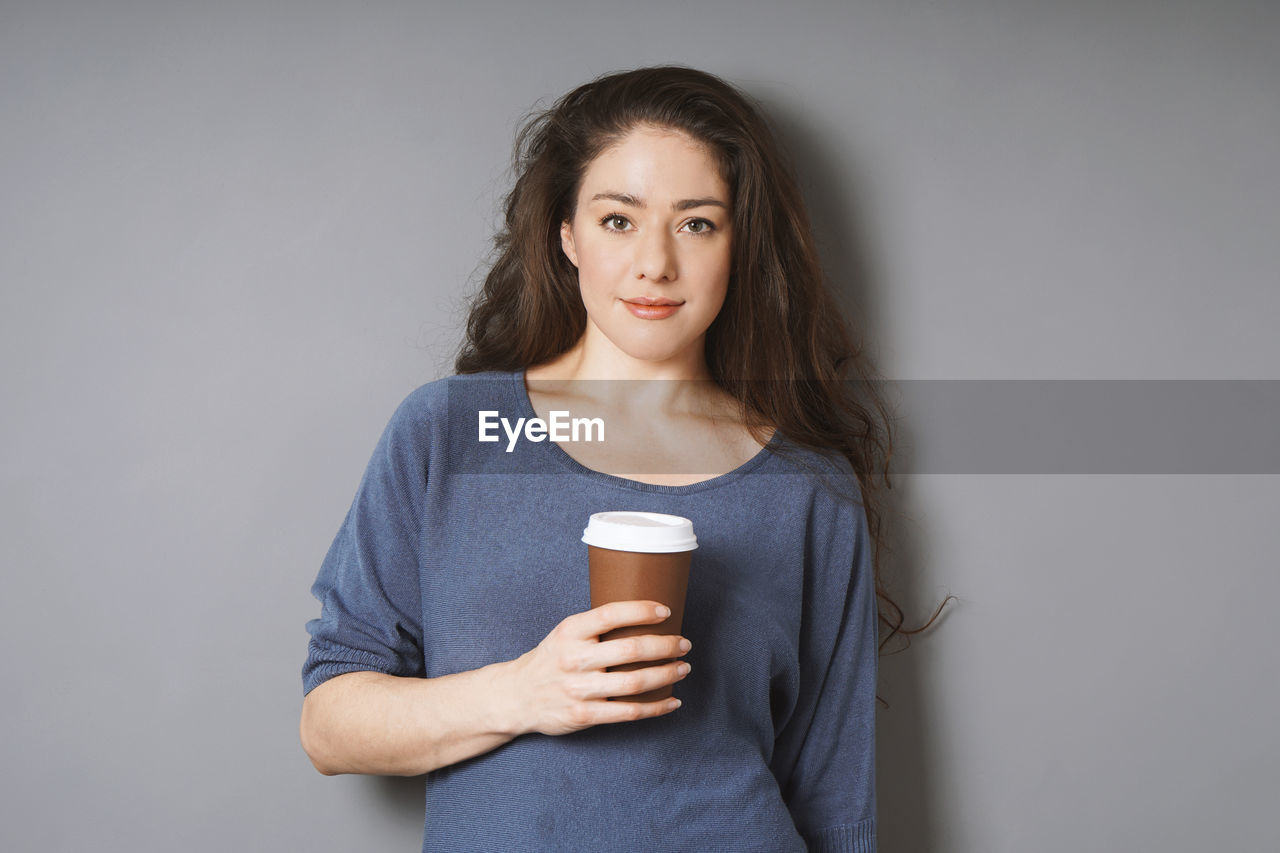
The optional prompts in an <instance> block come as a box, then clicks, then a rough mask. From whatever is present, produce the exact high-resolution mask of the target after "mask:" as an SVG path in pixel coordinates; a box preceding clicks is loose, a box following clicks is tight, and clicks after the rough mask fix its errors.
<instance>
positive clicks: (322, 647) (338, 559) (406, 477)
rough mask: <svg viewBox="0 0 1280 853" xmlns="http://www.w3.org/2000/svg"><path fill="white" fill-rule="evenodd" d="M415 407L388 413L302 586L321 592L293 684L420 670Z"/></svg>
mask: <svg viewBox="0 0 1280 853" xmlns="http://www.w3.org/2000/svg"><path fill="white" fill-rule="evenodd" d="M425 420H426V418H425V414H424V411H423V407H422V406H421V405H418V404H417V400H416V398H415V396H414V395H411V396H410V397H409V398H408V399H406V400H405V402H404V403H402V404H401V405H400V407H399V408H398V409H397V410H396V412H395V414H394V415H393V416H392V418H391V421H390V423H389V424H388V425H387V428H386V429H385V430H384V431H383V434H382V437H381V439H379V441H378V445H377V448H376V449H375V450H374V452H373V458H372V459H371V460H370V461H369V465H368V468H367V469H366V470H365V473H364V476H363V478H362V479H361V482H360V487H359V489H358V490H357V492H356V496H355V500H354V501H353V502H352V504H351V508H350V510H349V511H348V512H347V516H346V519H345V520H344V521H343V522H342V526H341V528H339V530H338V534H337V536H336V537H335V538H334V540H333V544H332V545H331V546H330V548H329V552H328V554H327V555H326V556H325V559H324V562H323V564H322V565H321V567H320V572H319V574H318V576H317V577H316V581H315V584H314V585H313V586H312V588H311V594H312V595H314V596H315V597H316V598H317V599H319V600H320V602H321V612H320V617H319V618H318V619H312V620H311V621H310V622H308V623H307V631H308V632H309V633H310V634H311V642H310V644H309V646H308V651H307V660H306V663H305V664H304V665H303V669H302V684H303V692H304V694H305V693H309V692H311V690H312V689H314V688H315V687H316V686H318V685H319V684H321V683H323V682H325V681H327V680H328V679H330V678H333V677H334V676H337V675H342V674H343V673H347V672H355V671H359V670H372V671H375V672H383V673H387V674H389V675H399V676H423V675H424V674H425V672H424V666H423V653H422V616H421V612H422V608H421V590H420V579H419V575H418V571H419V566H420V564H421V563H420V560H419V556H420V545H421V543H420V531H421V530H422V525H421V518H422V509H423V506H424V504H425V498H426V478H427V455H428V454H427V448H428V444H429V443H428V439H427V432H426V429H425Z"/></svg>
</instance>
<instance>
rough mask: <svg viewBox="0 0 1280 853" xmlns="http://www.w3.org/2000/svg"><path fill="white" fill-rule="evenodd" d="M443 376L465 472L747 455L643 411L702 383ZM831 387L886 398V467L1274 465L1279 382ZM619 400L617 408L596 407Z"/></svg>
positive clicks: (673, 472)
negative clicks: (889, 440) (690, 436)
mask: <svg viewBox="0 0 1280 853" xmlns="http://www.w3.org/2000/svg"><path fill="white" fill-rule="evenodd" d="M451 382H452V383H454V384H451V385H450V394H449V399H450V402H449V417H448V421H449V423H448V436H449V437H448V442H449V444H450V446H451V448H452V451H451V452H452V453H453V454H454V457H455V460H456V461H458V462H459V463H462V464H461V468H462V470H465V471H468V472H472V473H516V472H529V471H530V470H534V469H536V470H538V471H541V472H544V473H556V472H563V471H564V470H565V468H564V467H563V465H562V466H560V467H556V466H555V465H550V466H548V465H546V464H545V463H546V462H547V461H548V454H549V455H550V457H551V458H552V461H556V460H558V461H559V462H562V463H563V462H564V461H565V460H564V458H563V456H562V455H561V453H562V452H563V454H564V456H569V457H572V458H573V459H575V460H578V461H580V462H581V463H582V464H583V465H584V466H585V467H589V468H593V469H594V470H608V471H611V472H612V473H617V474H619V475H621V476H627V475H632V476H635V477H637V478H639V477H643V476H646V475H648V476H658V477H661V476H671V477H680V476H685V477H689V476H693V475H701V476H704V477H710V476H716V475H718V474H722V473H725V472H726V471H729V470H732V469H733V468H734V464H733V460H734V458H737V459H738V464H743V463H744V462H745V460H747V459H749V458H750V457H751V454H752V452H753V449H752V448H751V447H747V448H746V449H745V450H744V449H743V448H741V447H739V448H737V450H736V457H735V452H724V453H721V452H719V450H718V449H717V450H716V451H714V452H710V453H703V452H701V451H695V450H694V449H693V448H695V447H698V446H699V442H698V441H697V440H687V439H686V437H682V436H681V435H678V434H671V435H668V434H666V433H664V432H663V428H662V425H663V424H664V423H667V422H669V419H668V418H666V417H658V416H657V414H656V413H657V412H659V411H664V412H670V411H672V410H673V407H674V409H675V410H676V411H679V410H681V409H682V408H690V407H691V409H690V410H692V411H697V410H698V406H697V401H699V400H706V399H711V397H708V396H707V394H708V390H709V389H710V386H709V384H708V383H695V382H674V381H672V382H639V381H602V380H601V381H577V382H561V383H555V384H546V385H542V386H539V385H538V384H537V383H535V384H534V385H533V387H532V388H526V385H525V384H524V383H523V382H522V381H521V379H520V378H519V377H518V376H517V377H514V378H513V377H510V376H507V377H503V378H501V379H494V378H492V375H488V376H483V377H481V376H477V377H464V378H460V379H459V378H455V379H454V380H451ZM457 383H461V384H457ZM711 390H714V389H711ZM749 390H751V391H752V392H758V393H759V394H760V396H763V397H769V396H773V395H775V394H776V392H777V391H778V390H779V389H778V388H777V387H776V385H770V386H756V387H754V388H750V389H749ZM799 390H801V391H802V392H803V393H804V394H805V395H806V396H812V395H814V394H815V393H817V394H820V393H822V391H823V390H824V389H821V388H818V387H816V386H814V385H812V384H810V385H808V386H806V387H805V388H803V389H799ZM825 390H826V391H833V390H836V389H833V388H827V389H825ZM839 390H841V391H842V392H844V393H846V394H848V395H850V396H852V397H853V398H854V399H858V400H868V399H870V398H871V397H872V396H879V397H880V398H881V399H882V400H884V402H885V403H886V404H887V407H888V411H889V413H890V416H891V418H892V420H893V424H894V452H893V458H892V464H891V470H892V472H893V473H894V474H897V475H909V474H1280V428H1278V425H1280V380H1217V379H1215V380H1181V379H1178V380H1147V379H1143V380H1041V379H1035V380H904V381H884V382H879V383H875V384H874V385H860V384H857V383H853V384H847V385H844V386H843V387H842V388H841V389H839ZM530 391H532V393H529V392H530ZM619 401H621V402H622V403H623V406H622V409H623V410H625V411H626V415H625V416H618V415H616V414H614V415H610V412H611V411H615V412H616V411H617V408H616V407H614V406H611V404H616V403H618V402H619ZM556 418H558V419H559V421H558V425H557V422H556ZM535 420H541V421H544V423H541V424H538V423H534V421H535ZM696 420H697V419H696V418H695V419H694V420H693V421H687V422H689V423H693V422H696ZM575 422H579V423H575ZM576 426H581V430H580V431H578V432H576V433H575V432H574V430H575V428H576ZM725 435H730V433H728V432H726V433H725ZM701 438H702V440H703V441H702V444H703V445H704V446H705V445H706V439H707V433H706V432H705V431H703V432H702V434H701ZM551 445H556V447H551ZM710 446H713V447H716V448H719V447H720V446H721V445H719V444H717V443H716V442H715V440H712V442H711V445H710ZM539 448H541V450H539ZM755 449H758V448H755ZM619 466H620V467H619Z"/></svg>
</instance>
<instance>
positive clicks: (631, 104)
mask: <svg viewBox="0 0 1280 853" xmlns="http://www.w3.org/2000/svg"><path fill="white" fill-rule="evenodd" d="M639 126H654V127H659V128H668V129H675V130H679V131H682V132H683V133H685V134H688V135H689V136H690V137H692V138H693V139H695V140H698V141H700V142H701V143H703V144H704V145H706V146H708V148H709V150H710V151H711V152H713V156H714V158H715V159H716V161H717V162H718V165H719V166H720V169H721V171H722V177H723V178H724V181H725V183H726V185H727V186H728V187H729V190H730V193H731V196H732V201H731V205H732V211H733V234H734V235H735V237H734V240H733V242H732V253H733V255H732V262H731V263H732V266H731V273H730V280H729V287H728V293H727V295H726V298H725V302H724V306H723V307H722V308H721V310H720V313H719V315H718V316H717V317H716V319H715V321H714V322H712V324H711V326H710V328H709V329H708V330H707V335H706V360H707V367H708V368H709V370H710V373H711V377H712V379H713V380H714V381H715V382H716V383H717V384H718V385H719V386H720V387H721V388H723V389H724V390H725V391H727V392H728V393H729V394H730V395H732V396H733V397H734V398H735V399H736V400H737V401H738V403H739V409H740V414H741V417H742V421H743V423H744V424H746V425H747V428H748V429H750V430H751V432H752V434H753V435H754V436H755V437H756V438H757V439H758V440H759V441H760V442H761V443H764V440H765V437H766V436H767V434H768V431H769V429H770V428H771V427H772V428H776V429H778V430H780V431H781V432H782V434H783V435H784V436H785V437H786V438H788V439H789V440H791V441H792V442H794V443H796V444H799V445H802V446H805V447H808V448H811V449H813V450H817V451H819V452H821V453H824V454H830V453H838V454H840V455H841V456H843V457H844V458H845V459H847V460H848V462H849V464H850V465H851V466H852V468H853V471H854V472H855V474H856V475H857V479H858V486H859V490H860V492H861V501H862V505H863V508H864V511H865V512H866V516H867V523H868V527H869V530H870V533H871V537H872V540H873V545H874V548H873V550H874V557H873V565H874V567H875V588H876V599H877V612H878V616H879V621H880V627H881V632H880V635H881V642H880V648H881V649H882V650H883V649H884V648H885V645H886V644H887V643H888V641H889V640H890V639H892V638H893V637H894V636H895V635H901V636H902V637H903V638H904V639H907V638H908V636H909V635H911V634H916V633H919V632H920V631H923V630H924V629H925V628H927V627H928V626H929V625H930V624H931V623H932V622H933V620H934V618H936V617H937V615H938V612H939V611H940V610H941V607H942V606H941V605H939V608H938V611H935V612H934V615H933V617H931V618H930V619H929V620H928V622H926V623H925V624H924V625H922V626H920V627H918V628H914V629H908V628H905V627H904V616H903V612H902V609H901V608H900V607H899V606H898V605H897V604H896V603H895V602H894V600H893V598H892V597H891V596H890V594H889V591H888V589H887V588H886V584H885V579H884V577H883V574H882V565H883V563H884V559H883V557H884V553H885V550H886V536H885V530H884V527H885V525H884V515H885V500H884V499H885V490H886V489H888V488H890V487H891V482H890V477H889V459H890V457H891V455H892V452H893V436H892V423H893V422H892V419H891V417H890V415H889V412H888V409H887V407H886V403H885V400H884V398H883V394H882V392H881V390H880V385H881V383H880V382H878V381H877V377H876V374H875V371H874V369H873V365H872V363H871V360H870V358H869V357H868V355H867V352H866V349H865V347H864V345H863V342H862V340H861V338H860V337H859V336H855V334H854V333H853V331H852V327H851V325H850V324H849V323H848V321H847V319H846V318H845V316H844V314H843V312H842V311H841V309H840V307H839V305H838V303H837V301H836V299H835V298H834V295H833V293H832V291H831V289H830V287H829V285H828V283H827V281H826V277H825V276H824V274H823V270H822V266H821V262H820V261H819V258H818V252H817V248H816V245H815V242H814V238H813V235H812V232H811V230H810V224H809V217H808V213H807V211H806V208H805V204H804V200H803V198H802V196H801V193H800V189H799V184H798V182H797V181H796V178H795V175H794V173H793V171H792V169H791V167H790V165H789V163H788V161H787V158H786V157H784V156H783V153H782V150H781V148H780V147H779V145H778V143H777V141H776V139H775V136H774V134H773V132H772V130H771V129H770V126H769V125H768V123H767V122H766V120H765V119H764V117H763V113H762V112H761V111H760V110H759V109H758V108H757V107H756V106H755V105H754V103H753V102H752V101H751V99H750V98H748V97H747V96H746V95H745V94H743V93H742V92H740V91H739V90H738V89H736V88H735V87H733V86H732V85H730V84H729V83H727V82H725V81H724V80H721V79H720V78H718V77H715V76H713V75H711V74H708V73H706V72H703V71H698V70H695V69H692V68H687V67H682V66H657V67H650V68H640V69H636V70H634V71H627V72H622V73H617V74H610V75H606V76H603V77H599V78H597V79H596V80H594V81H592V82H590V83H587V84H585V85H583V86H580V87H578V88H577V89H574V90H573V91H572V92H569V93H568V94H567V95H565V96H563V97H562V98H560V99H559V100H557V101H556V102H555V103H554V104H552V105H551V106H550V107H549V108H547V109H544V110H540V111H537V112H535V113H533V114H532V115H531V116H530V117H528V118H527V119H526V121H525V122H524V124H523V125H522V127H521V129H520V130H519V132H518V133H517V136H516V145H515V153H514V158H513V169H514V172H515V175H516V180H515V185H514V187H513V188H512V190H511V192H510V193H509V194H508V195H507V198H506V220H505V228H504V229H503V230H502V231H501V232H499V233H498V234H497V235H496V237H495V239H494V253H493V257H494V259H493V263H492V266H491V267H490V269H489V271H488V274H487V275H486V277H485V280H484V285H483V287H482V288H481V290H480V292H479V293H478V294H477V295H476V296H475V298H474V299H473V300H472V302H471V308H470V315H469V317H468V319H467V326H466V340H465V342H464V343H463V345H462V347H461V349H460V351H459V354H458V356H457V360H456V363H455V369H456V370H457V371H458V372H459V373H478V372H482V371H489V370H498V371H509V370H517V369H520V368H527V367H530V366H533V365H538V364H542V363H544V362H547V361H550V360H551V359H553V358H555V357H556V356H559V355H561V354H562V353H564V352H566V351H567V350H569V349H570V348H571V347H573V346H574V345H575V344H576V343H577V342H578V339H579V338H581V337H582V335H583V332H584V331H585V329H586V322H587V314H586V309H585V308H584V307H583V302H582V297H581V295H580V292H579V288H578V274H577V269H576V268H575V267H574V266H573V264H572V263H570V261H569V259H568V258H567V257H565V255H564V252H563V251H562V249H561V245H560V224H561V223H562V222H564V221H566V220H572V219H573V216H574V213H575V207H576V203H577V197H578V190H579V188H580V184H581V181H582V179H583V175H584V174H585V173H586V170H587V167H588V166H589V165H590V163H591V162H592V161H593V160H594V159H595V158H596V157H597V156H598V155H600V154H601V153H602V152H603V151H604V150H605V149H607V148H609V147H610V146H611V145H613V144H615V143H617V142H619V141H620V140H621V139H622V138H623V137H624V136H626V135H627V134H628V133H629V132H630V131H631V130H633V129H635V128H636V127H639ZM943 603H944V604H945V603H946V602H945V601H944V602H943Z"/></svg>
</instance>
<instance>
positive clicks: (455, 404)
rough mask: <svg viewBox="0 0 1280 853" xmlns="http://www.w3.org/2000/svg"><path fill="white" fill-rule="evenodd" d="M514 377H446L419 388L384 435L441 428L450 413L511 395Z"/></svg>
mask: <svg viewBox="0 0 1280 853" xmlns="http://www.w3.org/2000/svg"><path fill="white" fill-rule="evenodd" d="M515 377H516V374H515V373H514V372H510V371H505V372H498V371H490V372H486V373H468V374H457V375H453V376H446V377H444V378H442V379H436V380H434V381H432V382H428V383H426V384H424V385H420V386H418V387H417V388H415V389H414V390H413V391H411V392H409V394H408V396H406V397H405V398H404V399H403V400H402V401H401V402H400V405H399V406H397V407H396V410H395V412H394V413H393V414H392V415H391V421H390V423H389V424H388V427H387V431H388V432H390V433H394V434H405V433H420V432H421V431H422V430H424V429H429V428H430V427H432V426H433V425H435V426H442V425H444V424H445V423H446V422H447V421H448V419H449V416H450V413H451V412H455V413H456V412H459V411H462V410H463V409H474V408H475V407H476V406H477V405H480V404H482V403H483V401H485V400H491V399H495V398H496V397H498V396H500V395H502V394H504V393H510V385H511V383H512V382H513V381H515Z"/></svg>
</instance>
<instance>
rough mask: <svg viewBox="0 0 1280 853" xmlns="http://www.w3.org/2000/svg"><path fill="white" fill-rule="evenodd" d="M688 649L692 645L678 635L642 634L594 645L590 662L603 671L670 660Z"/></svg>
mask: <svg viewBox="0 0 1280 853" xmlns="http://www.w3.org/2000/svg"><path fill="white" fill-rule="evenodd" d="M690 648H692V644H691V643H690V642H689V641H688V640H686V639H685V638H684V637H681V636H678V635H674V634H643V635H640V636H636V637H621V638H619V639H616V640H602V641H601V642H600V643H599V644H597V645H596V647H595V649H594V652H595V653H594V654H593V655H592V656H591V660H592V663H593V664H594V668H596V669H604V668H605V667H608V666H617V665H618V664H623V663H636V662H639V661H654V660H661V661H665V660H670V659H671V658H678V657H680V656H681V655H683V654H685V653H687V652H688V651H689V649H690Z"/></svg>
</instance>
